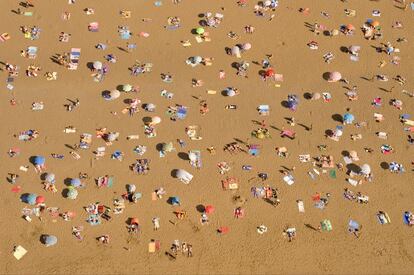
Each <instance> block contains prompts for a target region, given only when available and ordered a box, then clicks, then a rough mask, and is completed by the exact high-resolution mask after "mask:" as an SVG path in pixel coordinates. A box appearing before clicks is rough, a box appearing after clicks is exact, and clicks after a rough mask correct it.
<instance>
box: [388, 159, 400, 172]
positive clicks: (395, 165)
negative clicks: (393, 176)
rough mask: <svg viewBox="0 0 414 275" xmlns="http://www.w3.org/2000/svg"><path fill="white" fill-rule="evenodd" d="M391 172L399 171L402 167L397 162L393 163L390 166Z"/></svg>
mask: <svg viewBox="0 0 414 275" xmlns="http://www.w3.org/2000/svg"><path fill="white" fill-rule="evenodd" d="M389 169H390V171H398V170H399V169H400V165H399V164H398V163H396V162H395V161H393V162H391V163H390V165H389Z"/></svg>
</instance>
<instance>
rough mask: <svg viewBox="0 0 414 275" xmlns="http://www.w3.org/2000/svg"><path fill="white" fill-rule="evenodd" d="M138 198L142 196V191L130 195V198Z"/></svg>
mask: <svg viewBox="0 0 414 275" xmlns="http://www.w3.org/2000/svg"><path fill="white" fill-rule="evenodd" d="M140 198H142V193H139V192H137V193H134V195H132V200H134V201H135V200H139V199H140Z"/></svg>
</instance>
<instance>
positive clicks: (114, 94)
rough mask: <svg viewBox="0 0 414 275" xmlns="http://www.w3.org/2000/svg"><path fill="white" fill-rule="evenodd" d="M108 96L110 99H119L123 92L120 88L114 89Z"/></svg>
mask: <svg viewBox="0 0 414 275" xmlns="http://www.w3.org/2000/svg"><path fill="white" fill-rule="evenodd" d="M108 96H109V98H108V99H109V100H113V99H117V98H118V97H120V96H121V92H120V91H118V90H112V91H110V92H109V94H108Z"/></svg>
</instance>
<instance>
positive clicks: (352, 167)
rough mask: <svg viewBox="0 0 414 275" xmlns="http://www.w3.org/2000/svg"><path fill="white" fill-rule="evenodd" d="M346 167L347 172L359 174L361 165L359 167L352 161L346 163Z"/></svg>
mask: <svg viewBox="0 0 414 275" xmlns="http://www.w3.org/2000/svg"><path fill="white" fill-rule="evenodd" d="M346 169H348V172H351V171H352V172H353V173H355V174H359V173H361V170H362V169H361V167H359V166H358V165H356V164H354V163H350V164H347V165H346Z"/></svg>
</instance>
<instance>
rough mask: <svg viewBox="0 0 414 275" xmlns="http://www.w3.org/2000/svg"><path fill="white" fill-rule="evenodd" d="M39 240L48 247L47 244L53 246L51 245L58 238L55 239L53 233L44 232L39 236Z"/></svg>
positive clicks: (55, 242)
mask: <svg viewBox="0 0 414 275" xmlns="http://www.w3.org/2000/svg"><path fill="white" fill-rule="evenodd" d="M41 241H42V243H43V244H44V245H45V246H46V247H49V246H53V245H55V244H57V241H58V240H57V237H56V236H54V235H46V234H44V235H42V236H41Z"/></svg>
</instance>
